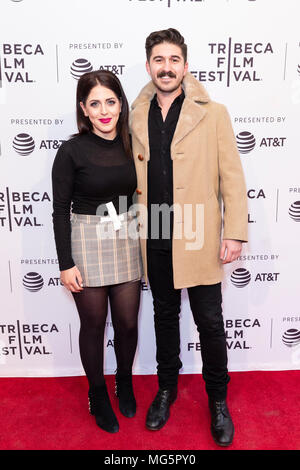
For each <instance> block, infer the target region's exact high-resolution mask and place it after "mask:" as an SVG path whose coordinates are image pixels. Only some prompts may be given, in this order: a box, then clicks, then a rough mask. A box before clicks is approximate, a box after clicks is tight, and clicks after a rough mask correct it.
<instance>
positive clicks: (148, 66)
mask: <svg viewBox="0 0 300 470" xmlns="http://www.w3.org/2000/svg"><path fill="white" fill-rule="evenodd" d="M146 70H147V72H148V74H149V75H151V73H150V65H149V62H148V60H146Z"/></svg>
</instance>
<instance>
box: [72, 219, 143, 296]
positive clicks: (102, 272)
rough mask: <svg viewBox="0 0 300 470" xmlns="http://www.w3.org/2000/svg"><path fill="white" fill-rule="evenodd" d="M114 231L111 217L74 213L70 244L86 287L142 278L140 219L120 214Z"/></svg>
mask: <svg viewBox="0 0 300 470" xmlns="http://www.w3.org/2000/svg"><path fill="white" fill-rule="evenodd" d="M118 219H119V222H120V225H121V226H120V228H119V229H118V230H115V227H114V223H113V221H112V219H111V218H110V217H106V216H104V217H102V216H99V215H85V214H75V213H73V214H72V215H71V247H72V257H73V260H74V263H75V264H76V266H77V268H78V269H79V271H80V274H81V276H82V279H83V286H84V287H97V286H108V285H113V284H120V283H122V282H128V281H134V280H138V279H141V277H142V275H143V270H142V258H141V252H140V243H139V234H138V228H137V218H136V216H134V215H133V214H131V213H130V212H126V213H124V214H121V215H119V216H118Z"/></svg>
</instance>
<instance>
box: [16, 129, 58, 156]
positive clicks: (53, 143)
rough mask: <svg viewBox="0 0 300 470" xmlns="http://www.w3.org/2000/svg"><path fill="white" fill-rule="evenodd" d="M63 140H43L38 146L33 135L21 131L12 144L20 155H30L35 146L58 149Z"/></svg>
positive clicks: (43, 148)
mask: <svg viewBox="0 0 300 470" xmlns="http://www.w3.org/2000/svg"><path fill="white" fill-rule="evenodd" d="M63 142H64V140H61V139H53V140H50V139H47V140H41V141H40V143H39V144H38V145H37V147H36V143H35V141H34V139H33V137H32V136H31V135H29V134H26V133H21V134H18V135H16V136H15V138H14V140H13V143H12V146H13V149H14V150H15V151H16V152H17V153H18V154H19V155H22V156H28V155H30V154H31V153H32V152H33V151H34V150H35V148H37V149H38V150H57V149H59V147H60V146H61V144H62V143H63Z"/></svg>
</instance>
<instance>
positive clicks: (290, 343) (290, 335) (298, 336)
mask: <svg viewBox="0 0 300 470" xmlns="http://www.w3.org/2000/svg"><path fill="white" fill-rule="evenodd" d="M282 342H283V344H285V345H286V346H287V347H288V348H293V347H294V346H297V345H298V344H300V331H299V330H296V329H295V328H291V329H289V330H287V331H285V332H284V333H283V335H282Z"/></svg>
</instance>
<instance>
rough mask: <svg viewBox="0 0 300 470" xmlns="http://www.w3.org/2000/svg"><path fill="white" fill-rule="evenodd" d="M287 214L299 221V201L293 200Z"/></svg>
mask: <svg viewBox="0 0 300 470" xmlns="http://www.w3.org/2000/svg"><path fill="white" fill-rule="evenodd" d="M289 216H290V217H291V219H293V220H294V221H295V222H300V201H295V202H293V203H292V204H291V205H290V207H289Z"/></svg>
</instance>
